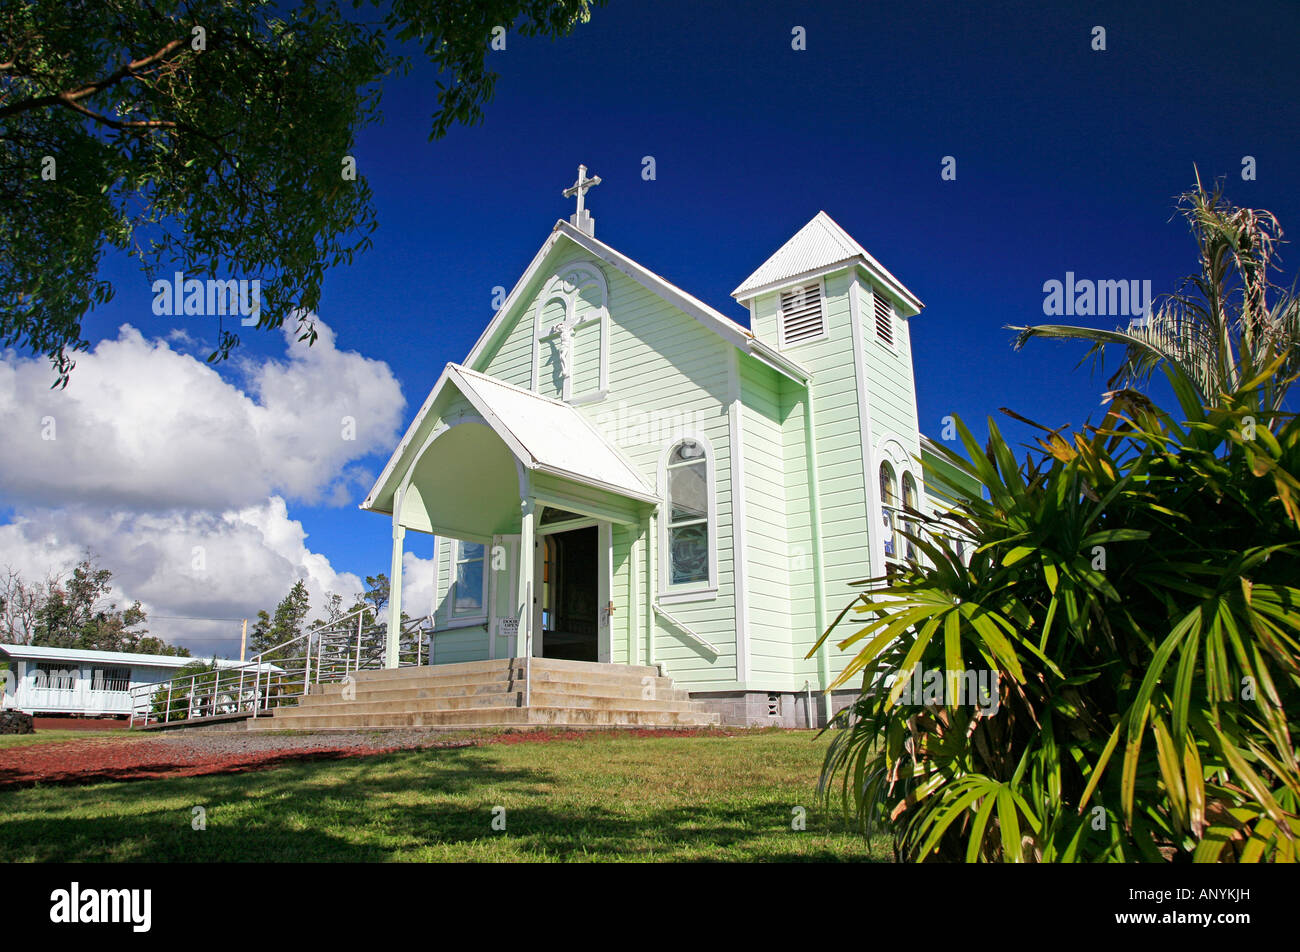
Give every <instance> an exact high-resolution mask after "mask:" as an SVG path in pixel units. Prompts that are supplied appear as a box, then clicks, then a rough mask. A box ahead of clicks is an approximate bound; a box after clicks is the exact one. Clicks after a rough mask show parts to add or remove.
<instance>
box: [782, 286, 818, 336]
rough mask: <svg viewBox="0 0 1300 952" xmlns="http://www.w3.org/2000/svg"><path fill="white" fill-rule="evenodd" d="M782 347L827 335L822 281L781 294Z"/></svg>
mask: <svg viewBox="0 0 1300 952" xmlns="http://www.w3.org/2000/svg"><path fill="white" fill-rule="evenodd" d="M780 307H781V315H780V317H781V346H782V347H788V346H789V345H791V344H801V343H803V342H804V341H810V340H816V339H817V338H818V337H824V336H825V334H826V317H825V312H824V309H823V308H822V285H821V282H820V281H814V282H813V283H812V284H805V285H803V286H802V287H797V288H790V289H789V290H787V291H782V292H781V304H780Z"/></svg>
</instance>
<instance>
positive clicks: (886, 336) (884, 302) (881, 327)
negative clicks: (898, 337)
mask: <svg viewBox="0 0 1300 952" xmlns="http://www.w3.org/2000/svg"><path fill="white" fill-rule="evenodd" d="M871 297H872V299H873V300H874V301H875V303H876V336H877V337H879V338H880V339H881V340H882V341H884V342H885V343H886V344H893V343H894V306H893V305H892V304H890V303H889V298H887V297H885V296H884V295H883V294H881V293H880V292H879V291H873V292H872V295H871Z"/></svg>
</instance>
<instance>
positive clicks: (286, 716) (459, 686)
mask: <svg viewBox="0 0 1300 952" xmlns="http://www.w3.org/2000/svg"><path fill="white" fill-rule="evenodd" d="M530 677H531V683H532V690H531V692H528V683H529V678H530ZM345 688H346V690H347V692H348V695H349V696H348V697H346V698H345V697H344V691H345ZM526 693H528V694H530V706H529V707H524V706H523V705H524V697H525V694H526ZM718 723H719V715H718V714H716V713H710V712H707V711H705V710H704V706H703V705H702V704H700V703H699V702H696V701H692V700H691V699H690V695H689V694H688V693H687V692H686V691H682V690H680V689H677V688H674V687H673V686H672V680H671V679H670V678H662V677H659V673H658V671H657V669H655V668H650V667H645V666H641V665H617V664H594V663H586V662H581V661H557V660H553V659H549V658H534V659H533V661H532V665H531V666H528V665H526V664H525V662H524V659H522V658H512V659H506V660H500V661H471V662H467V663H463V664H446V665H434V666H428V667H412V668H399V669H396V670H384V671H361V672H358V673H357V674H356V675H355V681H354V682H353V683H352V684H351V685H347V686H345V685H343V684H327V685H320V686H318V687H317V688H314V689H313V691H312V693H311V694H310V695H308V696H307V697H304V698H301V699H300V700H299V701H298V703H297V705H295V706H291V707H282V708H278V709H277V710H276V711H275V713H274V715H273V716H271V717H259V718H256V719H254V720H252V721H250V722H249V728H248V729H249V730H256V731H266V730H371V729H383V728H401V727H433V728H436V727H442V728H449V729H460V730H463V729H468V728H479V727H507V726H508V727H585V728H592V727H653V728H680V727H709V726H714V725H717V724H718Z"/></svg>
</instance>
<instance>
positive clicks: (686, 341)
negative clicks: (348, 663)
mask: <svg viewBox="0 0 1300 952" xmlns="http://www.w3.org/2000/svg"><path fill="white" fill-rule="evenodd" d="M598 182H599V179H598V178H587V177H586V169H585V168H580V170H579V175H578V181H577V183H575V185H574V186H573V187H572V188H571V189H568V190H566V192H565V194H566V195H571V196H576V198H577V204H578V211H577V213H576V214H575V215H574V216H573V217H572V218H571V219H570V220H569V221H559V222H557V223H556V224H555V227H554V228H553V229H552V230H551V234H550V236H549V237H548V238H547V239H546V241H545V242H544V243H543V244H542V246H541V248H540V249H539V250H538V251H537V254H536V256H535V257H534V258H533V260H532V262H531V263H530V264H529V265H528V267H527V269H526V270H525V271H524V273H523V274H522V275H521V276H520V278H519V280H518V283H516V284H515V286H514V289H513V290H512V291H511V292H510V294H509V296H508V297H507V298H506V300H505V302H504V304H503V305H502V306H501V307H500V309H499V310H498V311H497V313H496V315H495V317H494V318H493V319H492V321H491V322H490V323H489V324H488V325H487V327H486V328H485V329H484V330H483V333H482V335H481V336H480V337H479V339H478V342H477V343H476V344H475V345H474V348H473V350H471V351H470V353H469V354H468V355H467V356H466V357H465V359H464V360H463V361H462V362H460V363H453V364H448V365H447V366H446V368H445V369H444V370H443V371H442V374H441V376H440V377H439V378H438V380H437V382H436V383H434V385H433V388H432V390H431V391H430V393H429V396H428V399H426V400H425V401H424V403H423V405H422V406H421V407H420V410H419V412H418V414H416V416H415V419H414V420H413V421H412V423H411V425H410V427H409V428H408V429H407V431H406V434H405V436H403V438H402V440H401V442H400V444H399V445H398V446H397V448H396V450H395V451H394V452H393V454H392V457H391V459H390V460H389V461H388V464H387V466H386V467H385V468H384V470H383V472H382V474H381V475H380V476H379V479H378V481H377V482H376V483H375V486H374V488H373V489H372V490H371V491H370V493H369V495H368V496H367V497H366V499H365V501H364V503H363V504H362V508H363V509H368V510H371V511H373V512H377V513H382V514H384V515H386V516H389V517H390V518H391V520H392V538H393V551H392V566H391V575H390V580H391V583H392V589H391V590H392V600H391V603H390V606H389V611H390V613H391V616H390V621H389V626H390V627H389V653H390V656H389V665H390V667H395V666H396V648H397V633H398V628H399V623H400V618H401V612H402V605H401V599H400V592H401V574H402V554H403V547H404V539H405V536H406V533H407V531H408V530H410V531H414V532H420V533H429V534H432V535H433V536H434V537H435V551H436V582H435V585H434V590H435V597H434V606H433V616H432V617H433V623H434V624H433V635H432V643H431V646H430V649H429V661H430V663H432V664H434V665H439V664H448V663H454V662H473V661H486V660H489V659H504V658H521V657H523V656H525V655H529V654H531V656H532V657H533V658H551V659H564V660H567V661H578V662H593V663H601V664H605V665H639V666H653V667H655V668H658V669H659V673H660V675H661V676H663V677H666V678H671V679H672V682H673V684H674V685H675V686H676V687H677V688H680V689H683V690H685V691H687V692H689V694H690V698H691V700H692V701H696V702H702V703H703V704H704V708H705V709H707V710H710V711H716V712H718V713H719V714H721V722H722V723H723V724H730V725H762V724H785V725H787V726H796V725H797V726H804V725H806V724H808V723H809V721H810V720H811V721H812V722H813V723H822V724H824V723H825V721H826V718H827V716H828V715H829V713H830V712H831V710H832V709H833V708H838V707H839V706H842V704H843V703H845V701H846V700H847V699H848V698H850V697H852V696H854V695H855V694H856V691H848V692H843V693H842V694H841V695H837V697H836V698H834V699H833V698H831V697H824V696H822V693H821V692H822V691H823V690H824V689H825V687H826V686H827V685H829V684H830V682H831V681H832V680H833V678H834V676H835V675H836V674H837V673H838V672H839V671H840V670H842V668H843V666H844V664H845V663H846V662H847V661H848V659H849V657H850V655H849V654H847V653H841V652H840V651H839V650H838V649H837V648H836V647H835V645H834V644H833V643H831V642H828V643H827V644H826V645H824V646H823V647H822V648H821V649H820V650H819V651H818V652H817V653H816V654H814V655H812V656H811V657H808V655H809V653H810V651H811V649H812V647H813V645H814V644H815V642H816V641H817V638H818V636H819V634H820V633H821V632H822V631H824V630H825V629H826V626H827V625H828V624H829V623H830V622H831V621H833V620H834V619H835V616H836V615H837V614H839V612H840V611H841V610H842V609H843V608H844V607H845V606H846V605H847V604H848V602H849V600H850V599H851V598H852V597H853V594H854V590H853V589H851V588H850V587H849V583H851V582H854V581H857V580H861V579H867V578H871V577H874V576H878V575H881V574H883V573H884V572H885V571H886V569H887V567H888V566H889V565H890V563H891V562H901V561H902V560H905V559H908V558H911V557H914V556H915V552H913V551H911V549H912V546H911V545H910V543H908V542H907V540H906V539H904V538H903V537H902V535H901V534H900V532H899V530H900V528H903V527H904V526H905V516H904V509H905V508H911V509H914V510H924V509H926V508H927V503H926V490H925V486H924V483H923V481H922V473H921V466H920V464H919V462H918V458H919V457H920V455H921V452H922V440H921V436H920V433H919V431H918V423H917V408H916V391H915V384H914V380H913V373H912V350H911V340H910V338H911V334H910V325H911V321H912V319H913V318H914V317H916V316H917V315H918V314H919V313H920V311H921V308H922V306H923V305H922V303H921V301H920V300H919V299H918V298H917V296H916V295H915V294H913V293H912V292H911V291H910V290H908V288H907V287H906V286H905V285H904V284H903V283H902V282H901V281H900V280H899V279H898V278H896V277H895V276H894V275H893V274H891V273H890V272H889V271H888V270H887V269H886V268H885V267H884V265H882V264H881V263H880V262H879V261H877V260H876V259H875V258H874V257H873V256H872V255H871V254H870V253H869V252H868V251H867V250H866V249H865V248H863V247H862V245H860V244H859V243H858V242H857V241H855V240H854V239H853V238H852V237H851V236H850V235H849V234H848V233H847V232H846V231H845V230H844V229H843V228H841V227H840V226H839V225H838V224H837V223H836V222H835V221H834V220H833V219H832V218H831V217H830V216H829V215H827V214H826V212H824V211H823V212H818V213H817V214H816V215H815V216H813V218H812V219H811V220H810V221H809V222H808V223H807V224H806V225H804V226H803V227H802V228H800V229H799V230H798V231H797V232H796V233H795V234H794V235H793V236H792V237H791V238H790V239H789V240H788V241H786V242H785V244H783V245H782V246H781V247H780V248H778V249H777V250H776V251H775V252H774V253H773V254H772V255H771V257H769V258H768V259H767V260H766V261H764V262H762V263H761V264H759V265H758V267H757V268H756V269H755V270H754V272H753V273H752V274H750V275H749V276H748V277H746V278H745V279H744V280H742V281H740V283H739V284H738V285H737V287H736V289H735V291H733V292H732V296H733V298H734V299H735V300H736V302H737V303H738V304H739V305H741V306H742V307H744V308H745V309H746V310H748V312H749V326H748V327H745V326H744V325H742V324H740V323H738V322H736V321H734V320H732V319H730V318H728V317H727V316H725V315H723V314H722V313H720V312H719V311H717V310H714V309H713V308H712V307H710V306H709V305H708V304H705V303H704V302H702V301H700V300H699V299H697V298H695V297H694V296H692V295H691V294H690V293H689V292H688V291H685V290H683V289H682V288H679V287H677V286H675V285H673V284H671V283H670V282H668V281H666V280H665V279H664V278H662V277H660V276H659V275H658V274H656V273H655V272H654V271H651V270H650V269H649V268H647V267H645V266H644V265H642V264H640V263H638V262H636V261H633V260H632V259H630V258H628V257H627V256H626V255H624V254H622V253H621V252H619V251H618V250H616V249H614V248H612V247H610V246H609V245H607V244H605V243H603V242H601V241H600V240H598V239H597V238H596V237H595V228H594V221H593V218H592V216H591V215H590V213H589V212H588V210H587V209H586V207H585V202H584V197H585V193H586V192H587V190H588V189H589V188H591V187H592V186H593V185H595V184H597V183H598ZM421 608H422V606H421ZM810 715H811V716H810Z"/></svg>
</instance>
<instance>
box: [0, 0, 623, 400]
mask: <svg viewBox="0 0 1300 952" xmlns="http://www.w3.org/2000/svg"><path fill="white" fill-rule="evenodd" d="M600 2H602V0H545V2H543V0H392V2H386V3H382V4H381V3H379V2H378V0H354V3H353V4H352V6H353V8H354V10H353V13H352V15H348V14H347V13H345V11H344V9H343V8H342V7H341V6H340V4H338V3H335V2H329V0H322V2H312V3H304V4H289V5H284V4H275V3H271V2H268V0H237V2H232V0H154V2H149V3H140V2H138V0H93V2H84V0H77V2H72V3H69V2H67V0H29V2H23V3H5V4H3V5H2V6H0V246H3V247H4V249H5V253H4V255H3V256H0V347H3V346H10V345H12V346H16V347H18V348H21V349H24V350H27V351H29V352H32V353H39V354H44V355H46V356H48V357H49V359H50V361H51V363H52V364H53V366H54V370H55V375H56V385H57V384H63V385H66V384H67V381H68V378H69V374H70V372H71V371H72V368H73V366H74V360H73V356H74V355H75V353H76V351H78V350H83V349H85V348H86V347H87V346H88V342H87V341H86V340H85V339H84V338H83V337H82V333H81V322H82V320H83V319H84V317H85V315H86V313H87V312H88V311H89V310H91V309H92V308H93V307H94V306H95V305H97V304H103V303H105V302H106V301H108V300H110V299H111V297H112V296H113V288H112V287H111V285H110V284H109V283H108V282H107V281H104V280H103V279H102V278H101V277H100V276H99V266H100V262H101V259H102V258H103V255H104V253H105V251H106V250H107V249H108V248H110V247H111V248H118V249H125V250H129V252H130V253H131V254H132V255H134V256H135V257H137V258H138V259H139V260H140V262H141V265H142V267H143V269H144V271H145V273H146V275H147V276H148V277H149V279H150V280H153V279H154V278H155V277H156V276H158V275H163V276H165V277H166V278H167V279H168V280H170V279H171V277H172V273H173V272H174V271H181V272H183V273H184V274H185V275H186V276H187V277H190V278H220V279H222V280H230V279H238V278H244V279H257V280H259V281H260V282H261V295H260V307H259V309H258V313H257V318H258V320H257V326H258V327H259V328H275V327H279V326H280V325H281V324H282V323H283V322H284V320H285V319H286V318H287V317H290V316H295V317H296V319H297V321H298V329H299V330H300V331H301V339H305V340H309V341H312V340H314V339H315V330H314V327H313V324H312V322H311V320H310V318H309V317H308V316H307V315H308V313H309V312H313V311H315V309H316V308H317V306H318V304H319V300H320V293H321V284H322V280H323V278H324V273H325V270H326V269H327V268H328V267H332V266H335V265H338V264H340V263H343V262H347V263H351V261H352V258H353V256H354V255H355V254H357V253H360V252H364V251H365V250H367V249H368V248H369V247H370V244H371V240H370V235H371V234H372V233H373V231H374V229H375V227H376V222H375V214H374V209H373V206H372V197H371V192H370V188H369V186H368V185H367V184H366V179H365V176H364V174H362V171H361V170H360V169H357V167H356V165H355V163H354V162H353V161H352V159H353V158H354V157H353V156H352V155H351V153H352V152H353V148H354V144H355V140H356V136H357V133H358V131H359V130H360V129H361V128H362V127H364V126H366V125H368V124H370V123H372V122H374V121H376V120H377V119H378V118H379V116H380V113H379V92H380V89H379V83H380V80H381V79H382V78H383V77H384V76H386V75H388V74H390V73H394V72H404V71H406V70H408V69H409V68H410V66H411V60H410V59H409V58H408V57H406V56H404V55H402V54H399V53H396V52H394V51H393V47H394V46H396V45H399V44H402V45H405V44H412V45H414V46H416V47H418V48H419V49H420V50H421V51H422V52H423V54H424V55H425V56H426V57H427V58H428V59H429V60H430V61H431V62H432V63H433V64H434V65H435V66H436V67H437V68H438V70H439V74H440V76H441V80H440V82H439V92H438V95H437V102H436V106H435V108H434V110H433V114H432V131H431V135H430V138H431V139H432V138H436V137H439V136H442V135H444V134H445V133H446V132H447V131H448V129H449V128H450V127H451V126H452V125H453V124H456V123H465V124H471V125H472V124H474V123H477V122H479V121H480V120H481V119H482V115H483V111H482V110H483V106H484V104H486V103H487V102H489V101H490V100H491V98H492V95H493V91H494V87H495V82H496V75H495V74H494V73H492V72H491V71H489V70H488V69H487V68H486V65H485V58H486V54H487V52H488V44H489V42H490V41H491V39H492V36H493V31H494V29H496V28H498V27H503V28H506V29H515V30H517V31H518V32H519V33H521V34H523V35H525V36H532V35H541V36H549V37H559V36H564V35H567V34H568V33H569V32H570V31H571V30H572V29H573V28H574V27H575V26H576V25H577V24H578V23H581V22H585V21H586V20H587V19H589V17H590V7H591V6H592V4H593V3H600ZM371 8H378V9H379V10H380V11H382V12H381V13H380V18H379V20H378V22H367V21H366V20H365V16H366V15H368V14H370V13H371ZM218 333H219V337H218V342H217V346H216V349H215V350H214V352H213V353H212V354H211V356H210V357H209V359H210V360H219V359H223V358H225V357H226V356H228V355H229V353H230V352H231V350H232V349H233V348H234V347H235V346H237V345H238V343H239V338H238V336H237V335H236V334H235V333H234V332H233V331H232V330H231V329H230V328H229V327H228V326H226V325H225V323H224V322H223V324H222V325H221V326H220V327H219V330H218Z"/></svg>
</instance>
